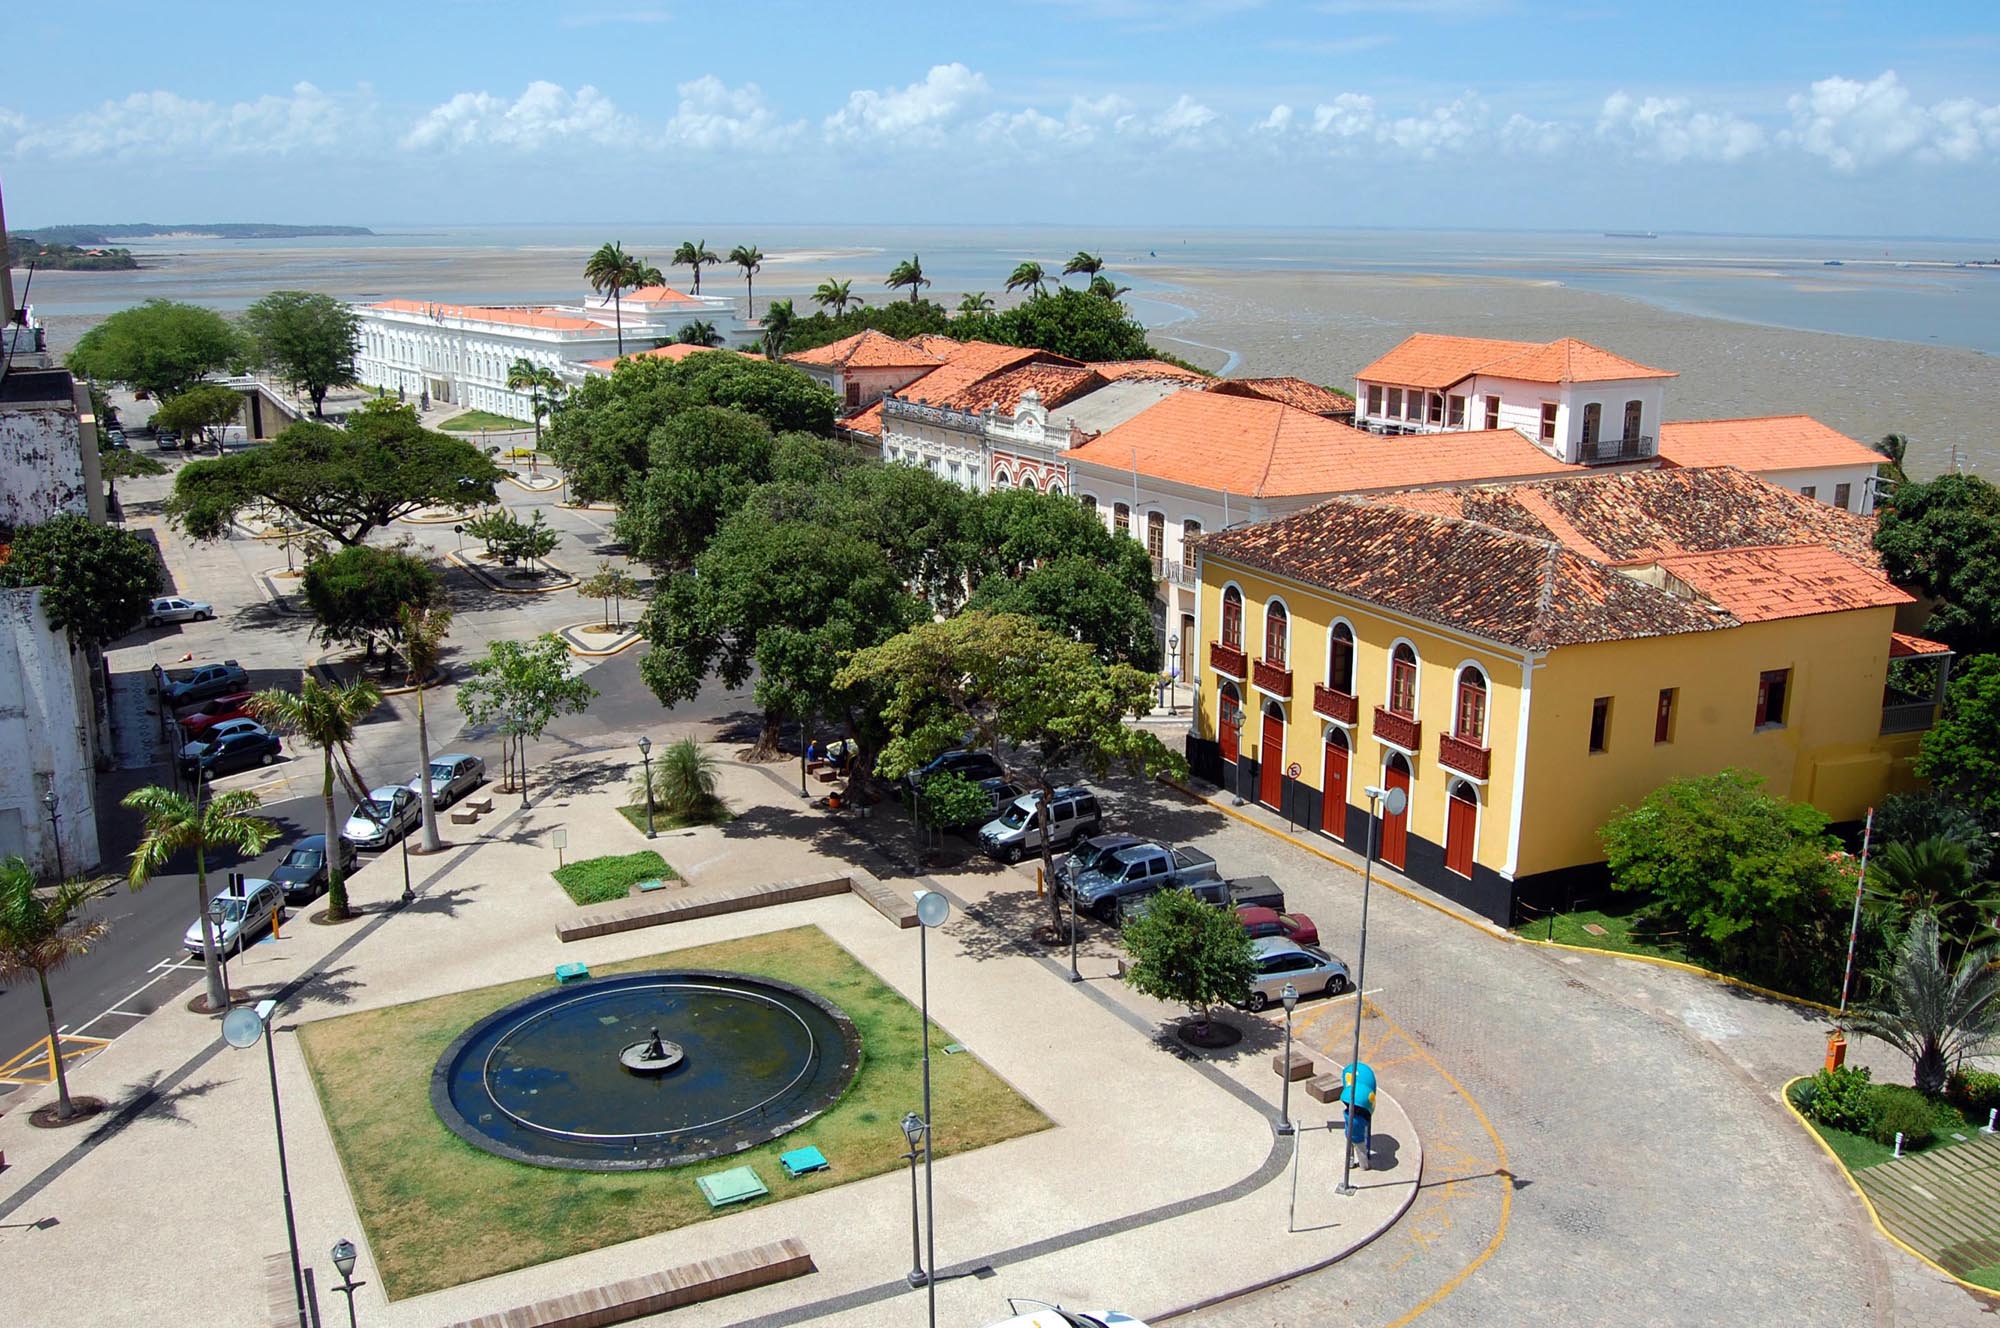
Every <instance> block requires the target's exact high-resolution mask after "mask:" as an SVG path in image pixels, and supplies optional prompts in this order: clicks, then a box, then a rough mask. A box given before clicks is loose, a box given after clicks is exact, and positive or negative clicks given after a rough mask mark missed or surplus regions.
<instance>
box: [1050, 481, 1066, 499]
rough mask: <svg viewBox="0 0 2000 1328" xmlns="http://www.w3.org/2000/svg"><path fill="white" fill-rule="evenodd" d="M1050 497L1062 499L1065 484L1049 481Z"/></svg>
mask: <svg viewBox="0 0 2000 1328" xmlns="http://www.w3.org/2000/svg"><path fill="white" fill-rule="evenodd" d="M1049 496H1050V497H1051V498H1060V497H1062V496H1063V484H1062V481H1061V480H1050V481H1049Z"/></svg>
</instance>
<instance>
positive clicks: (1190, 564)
mask: <svg viewBox="0 0 2000 1328" xmlns="http://www.w3.org/2000/svg"><path fill="white" fill-rule="evenodd" d="M1200 534H1201V522H1199V521H1195V520H1193V519H1189V520H1187V521H1183V522H1181V567H1182V569H1183V570H1185V571H1186V572H1187V573H1188V574H1189V575H1190V576H1191V575H1193V574H1194V542H1195V538H1196V537H1197V536H1198V535H1200Z"/></svg>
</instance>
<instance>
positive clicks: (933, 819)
mask: <svg viewBox="0 0 2000 1328" xmlns="http://www.w3.org/2000/svg"><path fill="white" fill-rule="evenodd" d="M992 815H993V797H992V795H991V794H989V793H988V792H987V791H986V790H985V789H983V788H981V787H980V786H979V785H978V784H975V783H973V782H972V781H971V780H969V779H967V778H966V777H965V776H964V775H960V774H954V773H952V772H950V771H945V772H943V773H941V774H935V775H932V776H931V777H930V778H929V779H926V780H925V781H924V782H923V784H922V785H921V786H920V787H919V788H918V789H917V819H918V820H919V821H920V822H922V823H923V824H924V825H925V826H928V827H929V828H931V829H933V830H940V831H942V830H952V829H956V828H957V827H959V826H963V825H979V824H983V823H984V822H986V821H987V820H989V819H991V818H992Z"/></svg>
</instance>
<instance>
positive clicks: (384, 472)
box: [166, 398, 501, 544]
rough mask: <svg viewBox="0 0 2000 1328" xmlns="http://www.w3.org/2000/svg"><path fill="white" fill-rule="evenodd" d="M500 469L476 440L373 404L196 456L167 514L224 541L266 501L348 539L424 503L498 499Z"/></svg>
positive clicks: (194, 531) (190, 531)
mask: <svg viewBox="0 0 2000 1328" xmlns="http://www.w3.org/2000/svg"><path fill="white" fill-rule="evenodd" d="M500 479H501V471H500V468H499V467H498V466H496V465H494V464H493V460H492V458H490V457H488V456H487V455H486V454H485V453H484V452H482V451H481V450H480V449H479V447H478V446H477V445H476V444H473V443H469V442H466V441H465V440H464V439H461V438H453V437H451V436H450V435H449V434H443V433H438V432H436V431H434V430H431V429H426V428H424V427H423V426H422V425H421V424H419V423H418V421H417V413H416V411H415V410H414V409H413V408H411V407H409V406H405V405H399V404H397V403H396V402H393V401H389V400H387V399H386V398H385V399H381V400H376V401H370V402H369V403H368V404H367V405H365V406H363V407H362V408H361V409H360V410H358V411H356V412H355V413H354V414H353V415H351V416H349V417H348V421H347V427H346V428H344V429H336V428H333V427H332V426H330V425H326V424H321V423H318V422H316V421H312V420H301V421H299V422H298V423H296V424H292V425H290V426H288V427H287V428H286V429H285V431H284V432H283V433H281V434H279V435H278V436H277V437H276V438H274V439H272V440H271V442H270V443H268V444H266V445H265V446H263V447H259V448H255V449H252V450H251V451H248V452H244V453H242V454H240V455H237V456H227V457H216V458H214V459H212V460H204V461H195V462H190V463H189V464H188V465H186V466H183V467H182V468H181V471H180V473H179V474H178V475H176V476H175V477H174V489H173V493H172V495H171V496H169V497H168V499H167V503H166V513H167V519H168V520H170V521H172V522H173V523H174V524H175V525H176V526H178V527H179V528H180V529H181V530H182V531H183V532H184V533H185V534H187V535H188V536H189V537H190V538H192V539H197V540H209V539H219V538H221V537H222V536H224V535H225V534H227V533H228V531H229V527H230V523H231V522H233V521H234V520H235V519H236V515H237V513H238V512H241V511H243V510H244V509H245V508H249V507H254V506H256V505H257V504H260V503H262V504H268V505H269V506H271V507H274V508H276V509H278V510H279V511H280V512H282V513H284V514H285V515H286V516H288V517H290V518H291V519H292V520H293V521H294V522H296V523H297V524H299V525H303V526H309V527H311V528H312V529H314V530H318V531H321V532H323V533H324V534H326V535H327V536H329V537H331V538H332V539H333V540H335V541H336V542H338V543H341V544H359V543H361V542H362V541H363V540H365V539H367V538H368V535H369V533H370V532H372V531H374V530H377V529H379V528H380V527H382V526H385V525H387V524H389V523H390V522H391V521H394V520H395V519H396V518H398V517H402V516H408V515H410V514H411V513H412V512H418V511H421V510H423V509H424V508H426V507H457V508H467V509H469V508H474V507H479V506H484V505H488V504H491V503H493V502H495V501H496V499H495V496H494V485H495V484H497V483H498V482H499V481H500Z"/></svg>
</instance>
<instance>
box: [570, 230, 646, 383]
mask: <svg viewBox="0 0 2000 1328" xmlns="http://www.w3.org/2000/svg"><path fill="white" fill-rule="evenodd" d="M648 272H651V273H652V274H653V275H654V276H656V277H657V276H658V275H659V269H657V268H649V267H647V266H646V264H645V263H644V262H643V261H642V260H640V259H637V258H634V257H632V255H630V254H628V253H626V252H625V247H624V246H623V245H621V244H617V243H612V244H605V245H600V246H599V247H598V250H597V252H596V253H594V254H592V255H591V256H590V258H589V260H588V261H586V262H585V263H584V265H583V276H584V280H586V281H588V282H589V283H590V288H591V289H592V290H594V291H596V292H597V293H598V294H600V295H602V294H603V293H604V292H605V291H610V292H611V308H612V317H613V319H614V321H615V322H616V323H617V326H618V354H619V355H620V356H623V355H624V354H625V313H624V309H623V308H622V307H621V305H620V304H619V300H618V296H619V294H620V293H621V292H623V291H628V290H631V289H632V288H633V287H635V286H643V285H645V284H646V283H645V282H644V281H643V280H641V278H643V277H644V276H645V275H646V274H647V273H648Z"/></svg>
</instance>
